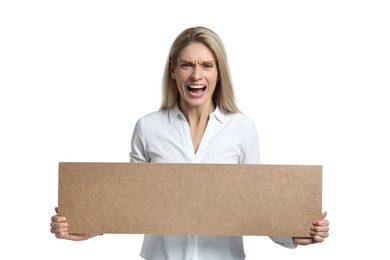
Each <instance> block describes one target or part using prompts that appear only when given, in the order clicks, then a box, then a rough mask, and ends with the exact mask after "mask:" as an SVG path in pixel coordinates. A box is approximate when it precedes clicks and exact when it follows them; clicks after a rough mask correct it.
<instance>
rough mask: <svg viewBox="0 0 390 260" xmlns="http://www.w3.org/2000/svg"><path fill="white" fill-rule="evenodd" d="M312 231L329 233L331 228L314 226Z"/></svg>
mask: <svg viewBox="0 0 390 260" xmlns="http://www.w3.org/2000/svg"><path fill="white" fill-rule="evenodd" d="M311 231H314V232H328V231H329V226H312V227H311Z"/></svg>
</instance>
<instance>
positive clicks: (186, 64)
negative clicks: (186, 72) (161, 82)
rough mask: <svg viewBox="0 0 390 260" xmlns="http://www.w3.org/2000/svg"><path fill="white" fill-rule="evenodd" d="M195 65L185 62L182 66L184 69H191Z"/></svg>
mask: <svg viewBox="0 0 390 260" xmlns="http://www.w3.org/2000/svg"><path fill="white" fill-rule="evenodd" d="M193 66H194V65H193V64H192V63H183V64H181V65H180V67H181V68H183V69H189V68H192V67H193Z"/></svg>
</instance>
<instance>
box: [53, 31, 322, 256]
mask: <svg viewBox="0 0 390 260" xmlns="http://www.w3.org/2000/svg"><path fill="white" fill-rule="evenodd" d="M130 160H131V162H154V163H167V162H174V163H232V164H258V163H260V162H259V147H258V137H257V131H256V127H255V125H254V123H253V121H252V120H251V119H250V118H248V117H246V116H245V115H243V114H242V113H240V111H239V109H238V108H237V105H236V103H235V99H234V93H233V86H232V82H231V78H230V73H229V68H228V64H227V59H226V53H225V50H224V46H223V43H222V41H221V40H220V38H219V37H218V36H217V35H216V34H215V33H214V32H213V31H211V30H209V29H207V28H204V27H195V28H189V29H186V30H185V31H183V32H182V33H181V34H180V35H179V36H178V37H177V38H176V40H175V41H174V42H173V44H172V47H171V50H170V53H169V56H168V60H167V63H166V67H165V72H164V78H163V101H162V105H161V109H160V110H159V111H156V112H153V113H150V114H148V115H145V116H143V117H142V118H141V119H139V120H138V122H137V124H136V126H135V129H134V133H133V138H132V144H131V153H130ZM325 216H326V213H324V214H323V215H322V218H321V219H319V220H316V221H314V222H313V226H312V228H311V237H310V238H291V237H271V239H272V240H273V241H275V242H276V243H278V244H280V245H282V246H285V247H289V248H295V247H296V246H297V245H307V244H312V243H318V242H322V241H323V240H324V239H325V238H326V237H328V235H329V233H328V231H329V222H328V221H327V220H326V219H325ZM51 227H52V229H51V232H52V233H54V234H55V235H56V237H57V238H64V239H70V240H84V239H88V238H90V237H92V236H93V235H74V234H68V233H67V222H66V219H65V217H63V216H58V215H55V216H53V217H52V223H51ZM141 256H142V257H144V258H145V259H153V260H154V259H221V260H222V259H223V260H229V259H244V258H245V253H244V248H243V241H242V237H239V236H194V235H145V238H144V244H143V247H142V250H141Z"/></svg>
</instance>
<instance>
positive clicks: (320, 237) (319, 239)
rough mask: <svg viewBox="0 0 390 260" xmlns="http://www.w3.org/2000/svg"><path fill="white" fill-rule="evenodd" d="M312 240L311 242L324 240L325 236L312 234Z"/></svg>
mask: <svg viewBox="0 0 390 260" xmlns="http://www.w3.org/2000/svg"><path fill="white" fill-rule="evenodd" d="M312 240H313V243H321V242H324V240H325V238H324V237H322V236H313V237H312Z"/></svg>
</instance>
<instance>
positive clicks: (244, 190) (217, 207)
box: [58, 162, 322, 237]
mask: <svg viewBox="0 0 390 260" xmlns="http://www.w3.org/2000/svg"><path fill="white" fill-rule="evenodd" d="M321 201H322V167H321V166H307V165H306V166H305V165H253V164H252V165H233V164H173V163H166V164H161V163H90V162H80V163H71V162H68V163H60V164H59V194H58V206H59V215H64V216H66V217H67V221H68V223H69V232H71V233H85V234H100V233H129V234H197V235H264V236H302V237H304V236H306V237H307V236H309V232H310V227H311V224H312V222H313V220H315V219H318V218H319V217H320V216H321V213H322V202H321Z"/></svg>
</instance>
